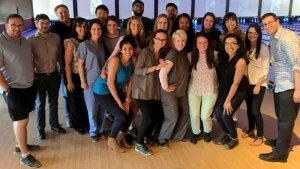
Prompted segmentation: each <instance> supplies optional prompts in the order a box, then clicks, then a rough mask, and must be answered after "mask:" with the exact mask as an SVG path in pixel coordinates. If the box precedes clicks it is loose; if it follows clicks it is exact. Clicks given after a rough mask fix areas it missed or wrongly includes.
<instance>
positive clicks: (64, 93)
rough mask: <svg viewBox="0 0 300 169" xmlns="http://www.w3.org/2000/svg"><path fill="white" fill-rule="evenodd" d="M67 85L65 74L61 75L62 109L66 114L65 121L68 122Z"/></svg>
mask: <svg viewBox="0 0 300 169" xmlns="http://www.w3.org/2000/svg"><path fill="white" fill-rule="evenodd" d="M66 84H67V78H66V74H62V76H61V85H60V87H61V94H62V96H63V104H64V109H65V112H66V121H70V107H69V104H68V103H69V100H68V90H67V87H66Z"/></svg>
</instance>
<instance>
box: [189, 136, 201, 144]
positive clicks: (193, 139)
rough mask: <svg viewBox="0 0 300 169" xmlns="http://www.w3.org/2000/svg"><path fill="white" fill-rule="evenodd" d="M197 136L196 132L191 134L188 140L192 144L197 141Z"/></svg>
mask: <svg viewBox="0 0 300 169" xmlns="http://www.w3.org/2000/svg"><path fill="white" fill-rule="evenodd" d="M198 137H199V135H198V134H193V135H192V138H191V140H190V142H191V143H192V144H197V142H198Z"/></svg>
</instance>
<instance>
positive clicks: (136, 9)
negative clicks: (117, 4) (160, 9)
mask: <svg viewBox="0 0 300 169" xmlns="http://www.w3.org/2000/svg"><path fill="white" fill-rule="evenodd" d="M132 12H133V14H134V16H138V17H141V16H143V13H144V5H143V4H142V3H136V4H134V5H133V7H132Z"/></svg>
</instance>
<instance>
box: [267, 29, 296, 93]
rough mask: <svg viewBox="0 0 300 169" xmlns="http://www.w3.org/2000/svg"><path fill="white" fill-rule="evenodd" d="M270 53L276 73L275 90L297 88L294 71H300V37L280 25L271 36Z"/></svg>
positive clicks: (281, 90)
mask: <svg viewBox="0 0 300 169" xmlns="http://www.w3.org/2000/svg"><path fill="white" fill-rule="evenodd" d="M270 55H271V63H272V67H273V73H274V75H275V85H276V86H275V92H276V93H278V92H283V91H286V90H289V89H294V88H295V86H294V85H295V77H294V71H295V70H297V71H300V39H299V37H298V35H297V34H296V33H295V32H293V31H290V30H288V29H284V28H282V27H280V28H279V29H278V31H277V32H276V34H275V36H271V37H270Z"/></svg>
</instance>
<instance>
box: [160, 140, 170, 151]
mask: <svg viewBox="0 0 300 169" xmlns="http://www.w3.org/2000/svg"><path fill="white" fill-rule="evenodd" d="M159 145H160V146H161V147H162V148H164V149H166V150H167V149H169V145H168V142H164V143H159Z"/></svg>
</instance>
